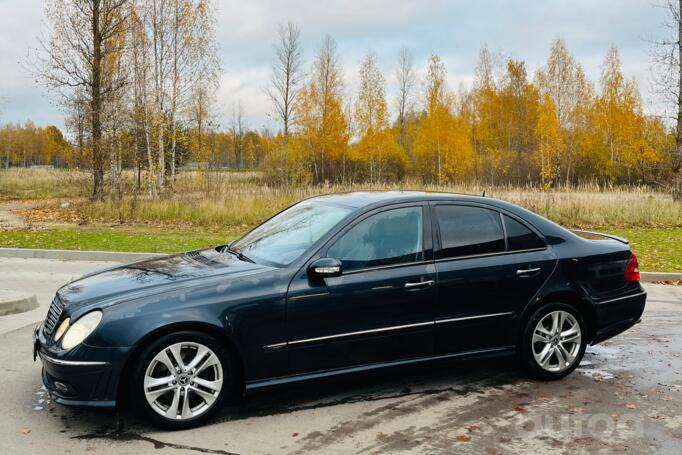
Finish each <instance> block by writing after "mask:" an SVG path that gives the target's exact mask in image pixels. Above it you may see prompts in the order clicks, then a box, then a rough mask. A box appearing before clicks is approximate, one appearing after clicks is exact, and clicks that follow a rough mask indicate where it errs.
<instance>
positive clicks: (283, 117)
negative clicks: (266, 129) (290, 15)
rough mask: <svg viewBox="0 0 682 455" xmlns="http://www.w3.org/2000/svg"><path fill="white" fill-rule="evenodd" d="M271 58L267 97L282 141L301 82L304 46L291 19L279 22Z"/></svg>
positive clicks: (287, 130) (291, 116)
mask: <svg viewBox="0 0 682 455" xmlns="http://www.w3.org/2000/svg"><path fill="white" fill-rule="evenodd" d="M274 47H275V58H274V60H273V62H272V75H271V77H270V84H271V88H270V90H269V91H268V97H269V98H270V100H271V101H272V104H273V106H274V109H275V116H276V118H277V119H278V120H279V121H280V122H281V124H282V134H283V136H284V142H285V145H286V143H287V142H288V140H289V134H290V132H291V128H292V126H293V123H294V121H295V119H294V113H295V111H294V104H295V103H296V97H297V95H298V91H299V89H300V86H301V83H302V82H303V56H302V52H303V48H302V46H301V31H300V29H299V28H298V27H297V26H296V25H295V24H294V23H292V22H288V23H287V24H286V25H284V26H280V28H279V35H278V41H277V43H276V44H275V46H274Z"/></svg>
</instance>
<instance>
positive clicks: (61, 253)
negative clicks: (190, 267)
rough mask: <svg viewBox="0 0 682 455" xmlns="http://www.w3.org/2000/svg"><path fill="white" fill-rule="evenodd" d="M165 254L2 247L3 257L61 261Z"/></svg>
mask: <svg viewBox="0 0 682 455" xmlns="http://www.w3.org/2000/svg"><path fill="white" fill-rule="evenodd" d="M161 256H165V254H159V253H122V252H117V251H80V250H39V249H31V248H0V257H2V258H20V259H57V260H60V261H105V262H131V261H138V260H140V259H149V258H155V257H161Z"/></svg>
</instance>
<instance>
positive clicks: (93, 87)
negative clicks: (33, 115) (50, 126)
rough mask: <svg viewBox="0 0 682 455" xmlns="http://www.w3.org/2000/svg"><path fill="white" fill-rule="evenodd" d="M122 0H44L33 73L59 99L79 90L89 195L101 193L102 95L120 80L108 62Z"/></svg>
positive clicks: (121, 18)
mask: <svg viewBox="0 0 682 455" xmlns="http://www.w3.org/2000/svg"><path fill="white" fill-rule="evenodd" d="M127 4H128V0H48V1H47V2H46V4H45V16H46V20H47V26H48V33H47V36H46V37H44V38H42V39H41V40H40V48H39V51H38V54H37V56H36V57H37V58H36V61H35V62H33V63H34V64H35V66H34V67H35V69H36V73H37V75H38V76H39V78H40V79H41V80H42V81H43V82H44V83H45V84H46V86H47V87H48V89H50V90H51V91H52V92H53V93H55V94H56V95H57V97H58V98H60V99H61V100H62V101H65V104H68V102H69V101H71V100H74V99H75V98H76V97H77V96H83V97H84V101H85V103H84V104H85V105H86V106H87V116H88V136H89V143H90V150H91V154H92V174H93V190H92V197H93V199H102V197H103V195H104V171H105V163H106V156H105V151H104V149H103V144H102V116H103V112H104V110H105V107H106V103H107V99H111V97H112V96H114V94H115V92H117V91H119V90H121V89H122V88H123V86H124V81H122V80H119V79H117V78H111V77H109V76H110V74H111V73H110V68H109V67H108V65H109V64H110V63H111V61H112V58H111V57H112V56H113V55H115V54H118V53H120V52H122V49H121V45H122V41H121V39H120V36H121V34H122V31H123V30H124V28H125V26H126V22H127Z"/></svg>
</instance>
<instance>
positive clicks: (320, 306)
mask: <svg viewBox="0 0 682 455" xmlns="http://www.w3.org/2000/svg"><path fill="white" fill-rule="evenodd" d="M428 216H429V211H428V204H412V205H407V206H401V207H391V208H384V209H379V210H376V211H373V212H371V213H369V214H366V215H364V216H362V217H360V218H359V219H358V220H356V221H355V222H354V223H352V224H351V225H350V226H349V227H347V228H346V229H345V230H344V231H343V232H341V233H339V235H338V236H337V237H336V238H335V239H333V240H332V241H331V242H330V246H329V247H328V248H323V250H322V251H321V252H320V253H319V254H318V255H316V257H315V258H313V259H312V260H314V259H316V258H318V257H333V258H336V259H339V260H340V261H341V263H342V264H343V274H342V275H341V276H339V277H328V278H324V279H323V280H320V281H315V280H311V279H310V277H309V276H307V274H306V272H305V270H303V271H302V272H301V273H300V274H299V275H298V276H297V277H296V278H294V280H293V281H292V283H291V286H290V289H289V294H288V298H287V313H288V316H287V320H288V330H289V335H288V348H289V352H290V362H291V368H292V373H304V372H311V371H319V370H328V369H333V368H339V367H348V366H353V365H362V364H369V363H376V362H385V361H392V360H397V359H402V358H408V357H419V356H424V355H429V354H431V353H433V351H434V345H433V316H434V304H435V289H436V285H435V279H436V274H435V265H434V264H433V257H432V254H433V251H432V239H431V222H430V220H429V218H428Z"/></svg>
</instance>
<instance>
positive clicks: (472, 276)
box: [432, 203, 556, 353]
mask: <svg viewBox="0 0 682 455" xmlns="http://www.w3.org/2000/svg"><path fill="white" fill-rule="evenodd" d="M432 210H433V212H432V217H433V219H434V223H435V226H434V234H435V237H436V240H435V259H436V270H437V274H438V303H437V305H436V325H435V337H436V349H437V351H438V352H440V353H449V352H462V351H475V350H485V349H491V348H498V347H504V346H509V345H514V344H515V340H514V336H515V335H514V334H513V333H512V330H511V325H512V324H511V323H510V322H511V321H512V320H513V318H515V317H516V316H517V315H518V314H519V313H520V312H521V311H522V309H523V308H524V307H525V305H526V304H527V303H528V302H529V301H530V300H531V299H532V298H533V296H534V295H535V294H536V293H537V291H538V290H539V289H540V287H541V286H542V284H543V283H544V281H545V280H546V279H547V277H548V276H549V274H550V273H551V272H552V270H553V268H554V264H555V263H556V258H555V256H554V254H553V253H552V252H551V250H550V249H548V248H547V247H546V244H545V241H544V240H543V239H542V237H541V236H540V235H539V233H538V232H536V231H534V230H533V229H532V228H531V227H529V226H528V225H527V224H525V223H524V222H523V221H522V220H520V219H519V218H517V217H515V216H513V215H511V214H503V213H501V212H499V211H497V210H495V209H493V208H491V207H487V206H480V205H473V204H472V205H467V204H458V205H456V204H443V203H437V204H434V205H432Z"/></svg>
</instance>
